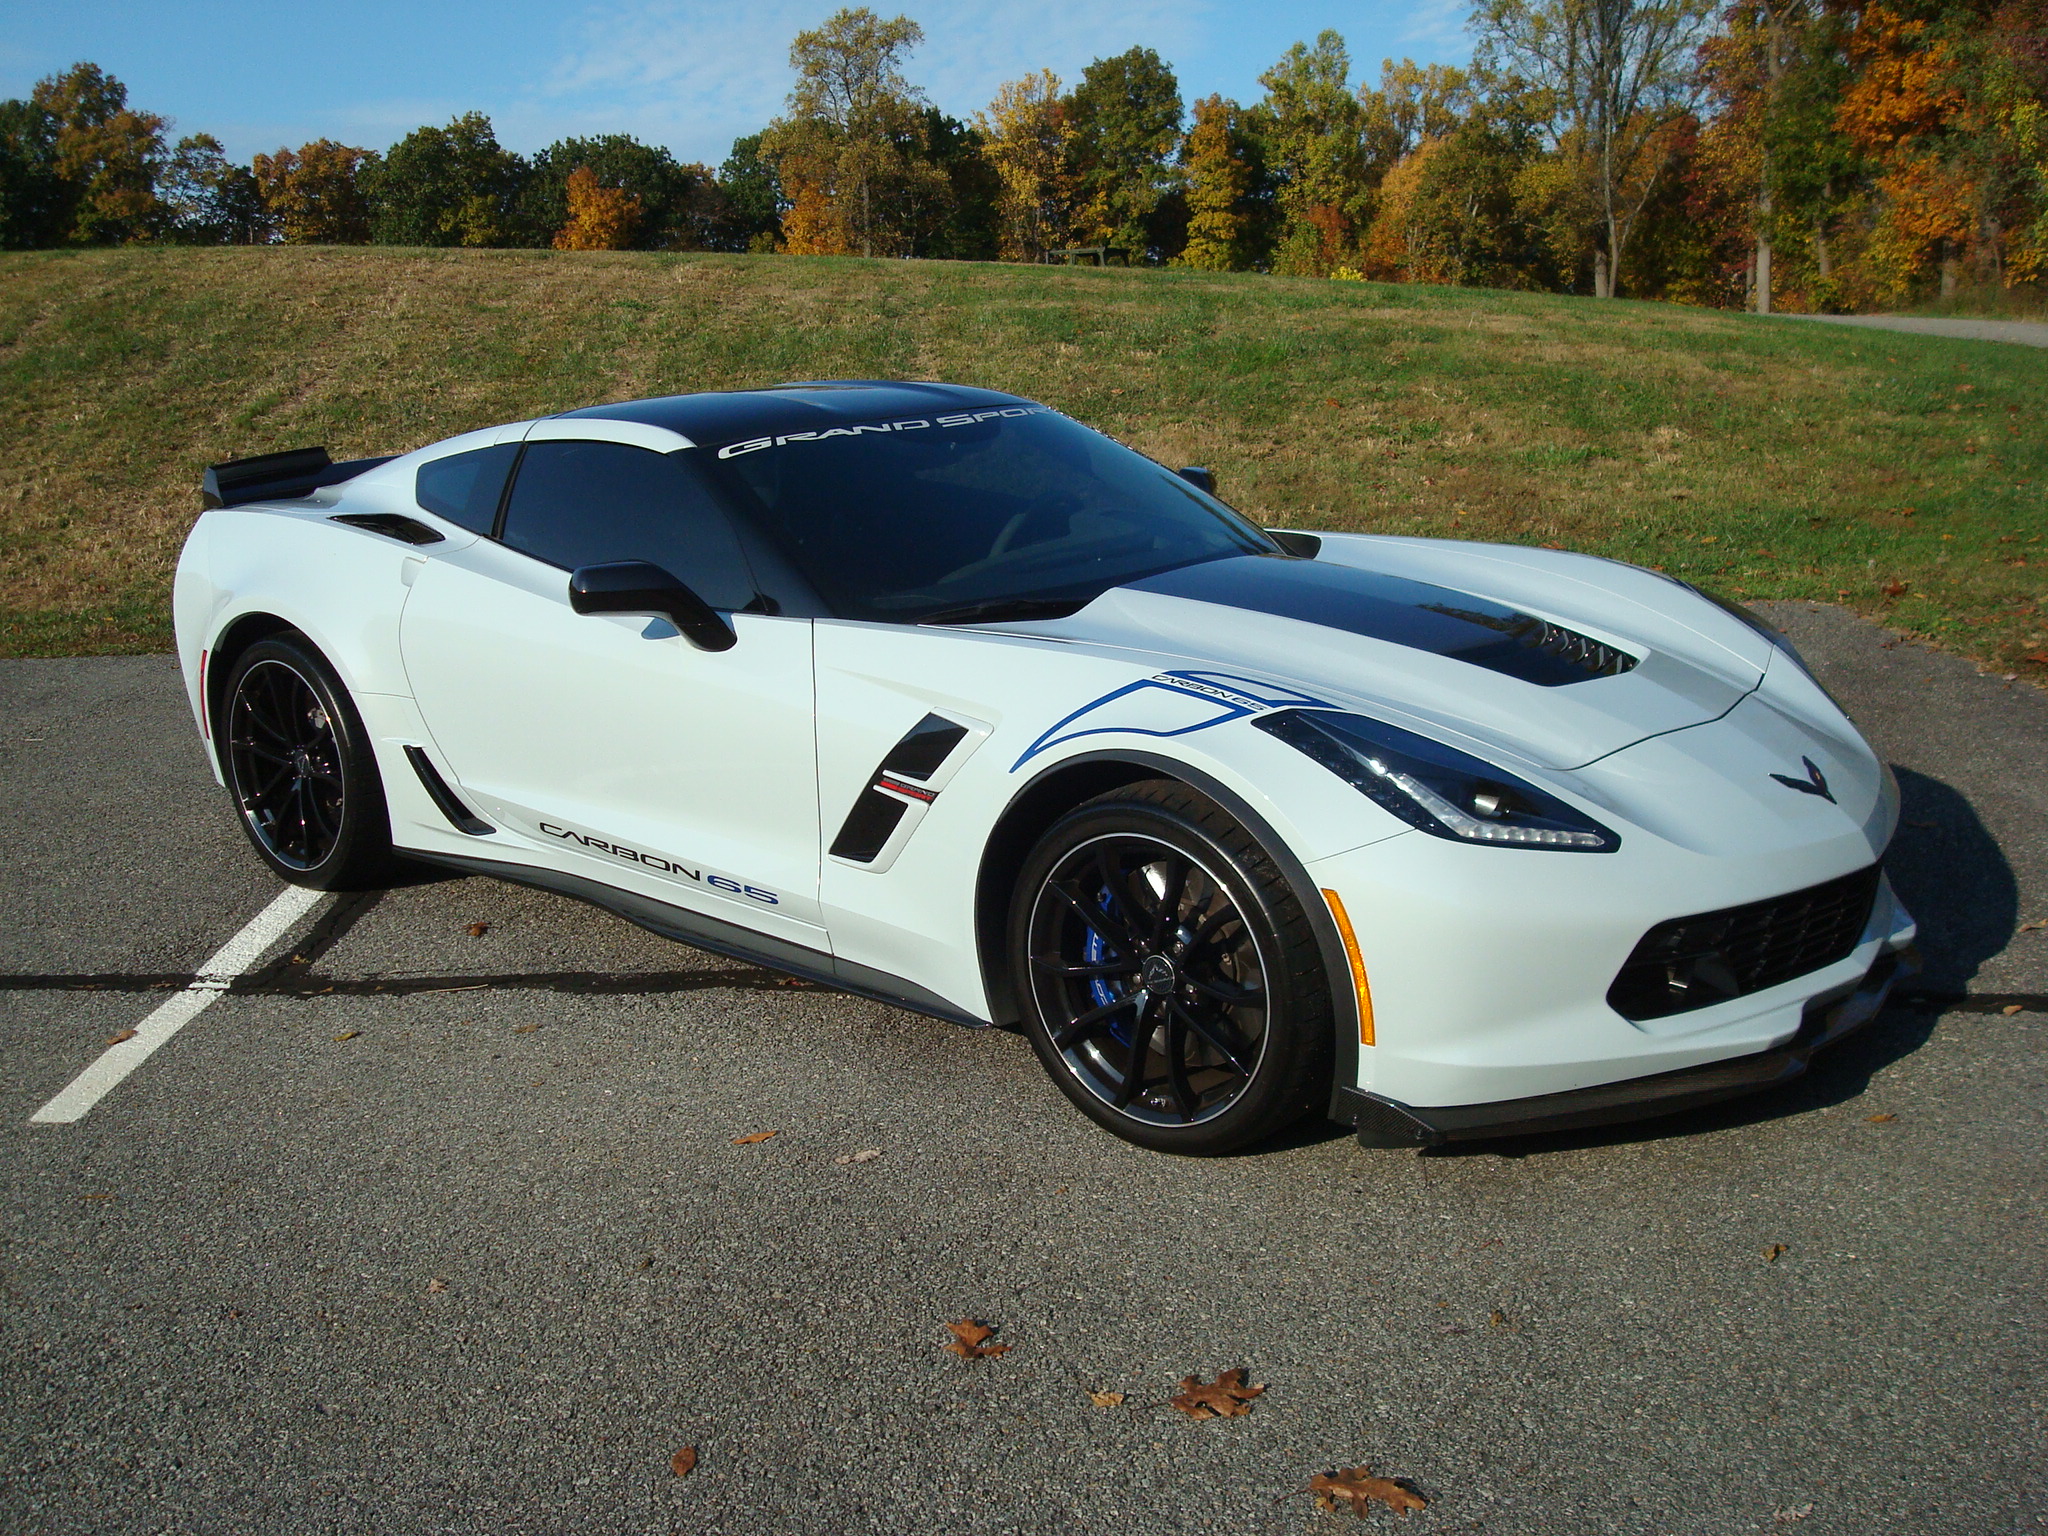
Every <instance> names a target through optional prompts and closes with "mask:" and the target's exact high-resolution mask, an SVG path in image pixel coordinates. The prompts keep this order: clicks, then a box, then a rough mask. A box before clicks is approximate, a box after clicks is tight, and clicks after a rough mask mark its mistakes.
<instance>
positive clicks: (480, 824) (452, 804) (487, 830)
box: [405, 747, 498, 837]
mask: <svg viewBox="0 0 2048 1536" xmlns="http://www.w3.org/2000/svg"><path fill="white" fill-rule="evenodd" d="M405 760H406V761H407V762H409V763H411V764H412V771H413V772H414V773H416V774H418V775H419V776H420V784H421V786H422V787H423V788H425V790H426V792H427V794H428V795H429V796H431V797H432V799H433V802H434V804H435V805H437V806H439V807H440V808H441V814H442V815H443V816H446V817H447V818H448V820H449V822H450V823H452V824H453V825H454V827H455V828H456V830H458V831H461V832H467V833H468V834H469V835H470V836H471V837H489V836H490V835H491V834H492V833H493V832H495V831H497V830H498V829H497V828H496V827H494V826H492V825H491V824H490V823H489V822H488V821H485V820H483V819H482V818H480V817H479V816H478V815H477V814H476V812H474V811H472V810H471V809H470V808H469V807H468V806H466V805H464V804H463V803H462V802H461V801H460V800H458V799H456V797H455V791H454V790H452V789H450V788H449V787H448V781H447V780H446V779H444V778H442V777H441V775H440V773H439V772H438V771H437V770H436V769H435V767H434V764H433V760H432V759H431V758H429V757H428V756H427V754H426V752H425V750H424V749H423V748H420V747H407V748H406V749H405Z"/></svg>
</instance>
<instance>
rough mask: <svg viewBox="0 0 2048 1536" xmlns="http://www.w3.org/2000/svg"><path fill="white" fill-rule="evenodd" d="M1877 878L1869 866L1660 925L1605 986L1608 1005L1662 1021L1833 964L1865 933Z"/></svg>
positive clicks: (1636, 1016)
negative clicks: (1802, 887) (1765, 898)
mask: <svg viewBox="0 0 2048 1536" xmlns="http://www.w3.org/2000/svg"><path fill="white" fill-rule="evenodd" d="M1877 881H1878V867H1877V866H1876V865H1875V864H1873V865H1871V866H1870V868H1868V869H1865V870H1859V871H1857V872H1856V873H1855V874H1853V875H1843V876H1842V877H1841V878H1840V879H1838V880H1829V881H1827V882H1825V883H1824V884H1821V885H1815V886H1809V887H1808V888H1807V889H1806V890H1803V891H1794V892H1792V893H1791V894H1790V895H1788V896H1774V897H1772V898H1771V899H1770V900H1768V901H1753V902H1751V903H1750V904H1749V905H1748V906H1746V907H1729V908H1727V909H1726V910H1724V911H1720V912H1702V913H1699V914H1698V915H1697V916H1694V917H1675V918H1673V919H1671V921H1669V922H1665V923H1659V924H1658V925H1657V926H1656V927H1654V928H1652V929H1651V930H1650V931H1649V932H1648V933H1646V934H1644V935H1643V938H1642V942H1641V943H1639V944H1637V945H1636V947H1635V952H1634V953H1633V954H1631V955H1630V956H1629V957H1628V963H1627V964H1626V965H1624V966H1623V967H1622V968H1621V974H1620V975H1618V976H1616V977H1615V978H1614V985H1613V986H1611V987H1609V988H1608V989H1607V1002H1608V1005H1609V1006H1610V1007H1612V1008H1613V1009H1614V1011H1615V1012H1616V1013H1618V1014H1620V1015H1621V1016H1622V1017H1623V1018H1625V1019H1633V1020H1643V1019H1664V1018H1669V1017H1670V1016H1671V1015H1672V1014H1675V1013H1689V1012H1691V1011H1692V1010H1693V1009H1695V1008H1710V1007H1712V1006H1713V1005H1714V1004H1715V1003H1723V1002H1726V1001H1727V1000H1728V999H1729V998H1731V997H1744V996H1747V995H1748V994H1749V993H1751V992H1761V991H1763V990H1764V989H1765V988H1766V987H1775V986H1777V985H1778V984H1779V983H1780V982H1784V981H1790V980H1791V979H1792V978H1793V977H1795V976H1804V975H1806V974H1807V973H1808V972H1809V971H1817V970H1819V969H1821V967H1823V966H1827V965H1833V964H1834V963H1835V962H1836V961H1837V960H1841V959H1844V958H1845V957H1847V955H1848V954H1849V953H1850V951H1852V950H1853V949H1855V947H1856V941H1857V940H1858V939H1859V938H1861V937H1862V936H1863V929H1864V926H1865V925H1866V924H1867V923H1868V922H1869V921H1870V908H1871V904H1872V903H1873V902H1874V901H1876V899H1877Z"/></svg>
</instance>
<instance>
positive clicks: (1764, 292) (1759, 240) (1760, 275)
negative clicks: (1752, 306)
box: [1756, 235, 1771, 315]
mask: <svg viewBox="0 0 2048 1536" xmlns="http://www.w3.org/2000/svg"><path fill="white" fill-rule="evenodd" d="M1756 312H1757V313H1758V314H1760V315H1768V314H1769V313H1770V312H1771V242H1770V241H1769V240H1767V239H1765V238H1764V237H1763V236H1762V235H1758V236H1757V237H1756Z"/></svg>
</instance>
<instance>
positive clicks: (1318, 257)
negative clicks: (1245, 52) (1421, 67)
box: [1251, 31, 1372, 277]
mask: <svg viewBox="0 0 2048 1536" xmlns="http://www.w3.org/2000/svg"><path fill="white" fill-rule="evenodd" d="M1350 74H1351V56H1350V54H1349V52H1348V51H1347V50H1346V49H1345V46H1344V39H1343V38H1342V37H1340V36H1338V35H1337V34H1336V33H1335V32H1330V31H1325V32H1322V33H1320V34H1318V35H1317V37H1316V40H1315V44H1314V46H1313V47H1311V46H1309V45H1307V44H1304V43H1296V44H1295V45H1294V46H1293V47H1292V48H1290V49H1288V50H1287V52H1286V53H1285V54H1284V55H1282V56H1281V58H1280V61H1279V62H1278V63H1277V64H1275V65H1273V67H1272V68H1270V69H1268V70H1267V71H1266V72H1265V73H1264V74H1262V75H1260V76H1259V84H1261V85H1262V86H1264V87H1265V88H1266V95H1265V98H1264V99H1263V100H1262V101H1260V102H1259V103H1258V105H1257V106H1255V107H1254V108H1253V109H1252V114H1251V128H1252V131H1253V132H1254V133H1255V134H1257V135H1258V137H1259V138H1260V139H1261V140H1262V141H1263V143H1264V146H1265V158H1266V166H1267V172H1268V174H1269V175H1270V176H1271V177H1272V178H1273V185H1274V195H1275V198H1276V201H1277V204H1278V210H1279V215H1280V219H1281V228H1280V234H1279V243H1278V245H1277V247H1276V248H1275V250H1274V253H1273V270H1274V271H1276V272H1286V273H1296V274H1303V275H1312V276H1318V277H1320V276H1323V275H1325V274H1327V273H1328V272H1329V271H1330V269H1331V268H1332V267H1334V266H1336V265H1338V264H1339V263H1340V262H1342V261H1344V260H1345V259H1346V258H1347V257H1349V256H1350V255H1352V254H1353V253H1354V251H1355V248H1356V245H1357V240H1358V234H1359V231H1360V229H1361V228H1362V226H1363V225H1364V223H1365V221H1366V219H1367V217H1368V216H1369V214H1370V212H1371V206H1372V187H1371V184H1370V179H1369V177H1368V175H1367V167H1366V157H1365V140H1364V130H1365V108H1364V105H1363V104H1362V103H1361V102H1360V101H1359V99H1358V97H1357V96H1355V95H1353V94H1352V90H1351V83H1350Z"/></svg>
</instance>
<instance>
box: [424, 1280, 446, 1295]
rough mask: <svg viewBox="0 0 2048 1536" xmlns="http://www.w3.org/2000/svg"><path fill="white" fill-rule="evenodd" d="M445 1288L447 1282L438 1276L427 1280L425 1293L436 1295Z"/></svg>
mask: <svg viewBox="0 0 2048 1536" xmlns="http://www.w3.org/2000/svg"><path fill="white" fill-rule="evenodd" d="M447 1289H448V1282H447V1281H446V1280H442V1279H440V1278H438V1277H436V1278H435V1279H432V1280H429V1281H428V1282H427V1294H428V1295H429V1296H438V1295H440V1294H441V1293H442V1292H443V1291H445V1290H447Z"/></svg>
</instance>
